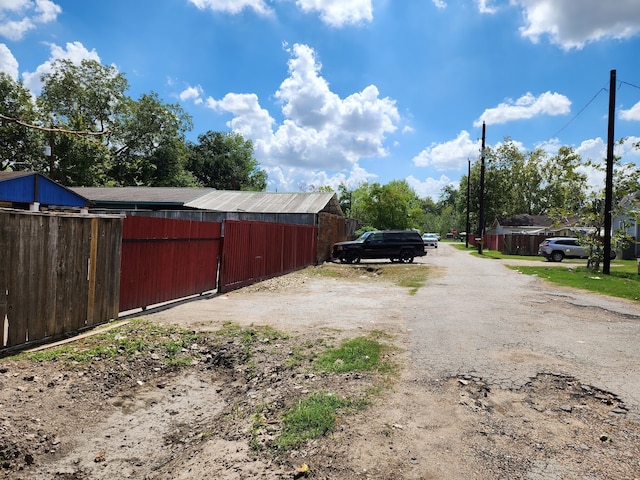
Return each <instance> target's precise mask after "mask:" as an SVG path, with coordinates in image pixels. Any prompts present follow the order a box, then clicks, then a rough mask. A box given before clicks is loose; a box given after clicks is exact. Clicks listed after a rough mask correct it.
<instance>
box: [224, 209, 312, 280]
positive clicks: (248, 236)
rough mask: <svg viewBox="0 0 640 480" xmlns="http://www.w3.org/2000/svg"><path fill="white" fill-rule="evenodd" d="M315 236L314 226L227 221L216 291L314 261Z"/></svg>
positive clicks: (310, 263)
mask: <svg viewBox="0 0 640 480" xmlns="http://www.w3.org/2000/svg"><path fill="white" fill-rule="evenodd" d="M317 235H318V233H317V228H316V227H313V226H306V225H285V224H277V223H262V222H237V221H233V220H227V221H226V222H225V223H224V250H223V253H222V264H221V270H220V286H219V290H220V291H228V290H233V289H235V288H240V287H242V286H245V285H249V284H251V283H255V282H258V281H261V280H265V279H267V278H271V277H275V276H277V275H282V274H285V273H288V272H292V271H294V270H298V269H301V268H304V267H307V266H309V265H313V264H315V262H316V258H315V257H316V244H317Z"/></svg>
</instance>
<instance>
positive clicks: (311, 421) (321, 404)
mask: <svg viewBox="0 0 640 480" xmlns="http://www.w3.org/2000/svg"><path fill="white" fill-rule="evenodd" d="M351 406H354V402H353V401H352V400H349V399H345V398H339V397H338V396H337V395H335V394H333V393H323V392H318V393H313V394H311V395H309V396H308V397H306V398H304V399H302V400H300V401H299V402H297V403H296V404H295V405H294V406H293V407H292V408H291V409H290V410H289V411H288V412H287V413H286V414H285V416H284V419H283V423H282V433H281V435H280V436H279V437H278V438H277V439H276V440H275V442H274V445H275V446H276V447H277V448H280V449H284V450H286V449H289V448H292V447H295V446H297V445H299V444H301V443H302V442H304V441H305V440H308V439H312V438H317V437H321V436H323V435H325V434H327V433H328V432H330V431H331V430H332V429H333V427H334V425H335V421H336V415H337V412H338V411H339V410H340V409H342V408H345V407H351Z"/></svg>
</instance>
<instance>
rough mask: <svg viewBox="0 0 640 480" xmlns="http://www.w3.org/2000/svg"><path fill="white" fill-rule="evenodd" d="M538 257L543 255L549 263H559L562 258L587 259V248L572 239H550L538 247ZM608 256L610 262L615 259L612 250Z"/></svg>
mask: <svg viewBox="0 0 640 480" xmlns="http://www.w3.org/2000/svg"><path fill="white" fill-rule="evenodd" d="M538 255H543V256H544V257H545V258H546V259H547V260H549V261H551V262H561V261H562V259H564V258H587V257H588V256H589V247H586V246H584V245H580V244H579V243H578V239H577V238H574V237H552V238H547V239H545V240H544V241H543V242H542V243H541V244H540V245H539V247H538ZM609 255H610V257H609V258H611V259H612V260H613V259H614V258H616V252H615V251H613V250H611V252H610V254H609Z"/></svg>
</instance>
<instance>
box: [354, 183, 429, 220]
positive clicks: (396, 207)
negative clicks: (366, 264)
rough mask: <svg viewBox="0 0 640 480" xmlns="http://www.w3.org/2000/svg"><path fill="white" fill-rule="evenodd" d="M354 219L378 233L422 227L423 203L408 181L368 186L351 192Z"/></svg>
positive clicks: (368, 184)
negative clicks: (380, 231) (379, 231)
mask: <svg viewBox="0 0 640 480" xmlns="http://www.w3.org/2000/svg"><path fill="white" fill-rule="evenodd" d="M349 198H350V202H351V206H350V207H351V208H350V209H349V211H350V213H351V216H352V217H355V218H358V219H359V220H360V221H361V223H362V224H364V225H373V226H375V228H376V229H378V230H394V229H397V230H405V229H410V228H420V226H421V224H422V223H423V216H424V215H423V209H422V201H421V200H420V198H419V197H418V196H417V194H416V193H415V191H414V190H413V189H412V188H411V187H410V186H409V184H408V183H407V182H406V181H405V180H392V181H391V182H389V183H388V184H386V185H380V184H379V183H365V184H364V185H362V186H360V187H358V188H357V189H356V190H354V191H353V192H352V193H350V197H349Z"/></svg>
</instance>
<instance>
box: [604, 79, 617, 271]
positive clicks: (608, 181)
mask: <svg viewBox="0 0 640 480" xmlns="http://www.w3.org/2000/svg"><path fill="white" fill-rule="evenodd" d="M615 116H616V71H615V70H611V77H610V80H609V129H608V130H609V131H608V134H607V173H606V178H605V193H604V242H603V247H604V258H603V263H602V273H604V274H605V275H609V273H610V271H611V270H610V269H611V210H612V208H613V130H614V126H615Z"/></svg>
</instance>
